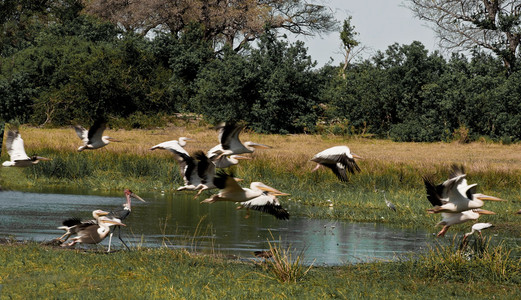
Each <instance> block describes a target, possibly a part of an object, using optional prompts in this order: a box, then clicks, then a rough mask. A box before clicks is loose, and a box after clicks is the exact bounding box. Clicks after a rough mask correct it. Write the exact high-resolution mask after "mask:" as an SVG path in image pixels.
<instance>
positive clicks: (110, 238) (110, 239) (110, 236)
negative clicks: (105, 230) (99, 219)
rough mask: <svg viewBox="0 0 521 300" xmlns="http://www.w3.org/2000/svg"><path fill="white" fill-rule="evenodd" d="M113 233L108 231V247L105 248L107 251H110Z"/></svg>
mask: <svg viewBox="0 0 521 300" xmlns="http://www.w3.org/2000/svg"><path fill="white" fill-rule="evenodd" d="M113 234H114V232H112V231H111V232H110V235H109V249H108V250H107V252H110V245H111V243H112V235H113Z"/></svg>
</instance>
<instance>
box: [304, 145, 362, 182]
mask: <svg viewBox="0 0 521 300" xmlns="http://www.w3.org/2000/svg"><path fill="white" fill-rule="evenodd" d="M355 158H358V159H360V158H361V157H360V156H358V155H356V154H354V153H351V150H350V149H349V147H347V146H335V147H331V148H329V149H326V150H324V151H322V152H319V153H317V154H315V156H313V158H311V161H313V162H316V163H317V166H316V167H315V168H314V169H313V170H312V171H311V172H315V171H316V170H318V169H319V168H320V167H322V166H323V167H327V168H330V169H331V171H333V173H334V174H335V175H336V177H338V179H340V180H341V181H345V182H347V181H348V177H347V172H349V173H351V174H355V173H356V172H360V167H358V165H357V164H356V161H355Z"/></svg>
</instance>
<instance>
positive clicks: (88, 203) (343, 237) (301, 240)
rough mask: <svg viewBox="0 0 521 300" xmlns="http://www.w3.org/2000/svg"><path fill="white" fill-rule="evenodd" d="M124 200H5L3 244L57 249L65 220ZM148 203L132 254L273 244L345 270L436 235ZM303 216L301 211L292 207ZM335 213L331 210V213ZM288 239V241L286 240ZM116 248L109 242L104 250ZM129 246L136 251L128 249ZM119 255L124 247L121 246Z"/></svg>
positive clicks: (9, 195)
mask: <svg viewBox="0 0 521 300" xmlns="http://www.w3.org/2000/svg"><path fill="white" fill-rule="evenodd" d="M121 194H122V195H121V197H114V196H102V195H85V194H73V193H65V194H57V193H24V192H15V191H4V192H0V237H9V236H13V237H15V238H17V239H21V240H34V241H49V240H51V239H53V238H56V237H59V236H60V235H61V234H62V233H63V231H60V230H58V229H56V227H58V226H60V225H61V222H62V221H63V220H64V219H67V218H70V217H79V218H82V219H92V214H91V213H92V211H93V210H95V209H102V210H107V211H110V210H116V209H119V208H120V207H121V205H122V204H123V203H124V202H125V198H124V196H123V193H121ZM140 196H141V197H142V198H144V199H145V200H146V201H147V202H146V203H142V202H140V201H133V202H132V214H131V215H130V216H129V217H128V218H127V219H126V220H125V221H124V223H125V224H126V225H127V227H124V228H123V231H124V234H123V237H124V239H125V240H126V241H129V242H130V244H131V245H132V246H136V247H137V246H146V247H160V246H167V247H173V248H187V249H189V250H196V251H201V252H210V251H212V249H214V250H217V251H219V252H220V253H225V254H229V255H236V256H239V257H242V258H247V259H249V258H252V257H253V256H252V252H253V251H256V250H265V249H267V248H268V240H269V241H271V242H275V243H278V242H279V240H280V241H282V242H283V243H284V245H283V246H284V247H291V249H294V251H296V252H295V253H296V254H299V253H301V252H300V251H303V252H302V253H303V256H304V259H305V262H307V263H311V262H313V261H314V264H315V265H338V264H343V263H346V262H364V261H374V260H390V259H393V258H396V257H397V256H400V255H406V254H408V253H411V252H417V251H422V250H424V249H426V248H427V244H428V243H429V242H432V235H431V234H429V233H427V232H425V231H422V230H403V229H399V228H392V227H387V226H385V225H382V224H370V223H348V222H340V221H330V220H318V219H309V218H304V217H297V216H291V217H290V220H288V221H280V220H277V219H275V218H274V217H273V216H271V215H267V214H261V213H259V212H257V211H251V216H250V218H248V219H245V218H244V217H245V215H246V211H244V210H239V211H238V210H236V206H237V205H235V204H234V203H231V202H226V203H214V204H200V203H199V201H200V200H201V199H204V197H201V199H199V200H194V199H193V198H192V197H193V194H184V193H183V194H180V193H175V194H173V195H171V194H161V193H150V194H140ZM287 209H288V210H289V211H290V214H291V213H292V212H295V211H298V210H299V209H302V208H300V207H299V206H298V205H293V206H290V207H287ZM324 209H327V208H324ZM279 238H280V239H279ZM102 244H103V245H107V244H108V239H106V240H105V241H103V242H102ZM127 244H128V243H127ZM115 245H116V247H122V245H121V244H120V243H119V241H117V240H116V243H115Z"/></svg>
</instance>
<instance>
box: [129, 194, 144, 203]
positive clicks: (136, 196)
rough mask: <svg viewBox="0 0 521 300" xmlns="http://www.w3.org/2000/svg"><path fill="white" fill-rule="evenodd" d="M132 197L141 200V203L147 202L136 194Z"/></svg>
mask: <svg viewBox="0 0 521 300" xmlns="http://www.w3.org/2000/svg"><path fill="white" fill-rule="evenodd" d="M130 197H132V198H136V199H138V200H141V201H143V202H146V201H145V200H143V198H141V197H139V196H138V195H136V194H134V193H132V194H130Z"/></svg>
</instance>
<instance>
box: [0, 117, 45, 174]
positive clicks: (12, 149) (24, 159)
mask: <svg viewBox="0 0 521 300" xmlns="http://www.w3.org/2000/svg"><path fill="white" fill-rule="evenodd" d="M5 146H6V148H7V153H8V154H9V157H10V160H9V161H4V162H3V163H2V166H4V167H22V168H23V167H29V166H32V165H35V164H37V163H38V162H39V161H40V160H51V159H50V158H46V157H42V156H38V155H33V156H28V155H27V153H25V148H24V140H23V139H22V136H21V135H20V132H19V131H18V128H16V127H13V128H11V129H9V130H8V131H7V139H6V141H5Z"/></svg>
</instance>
